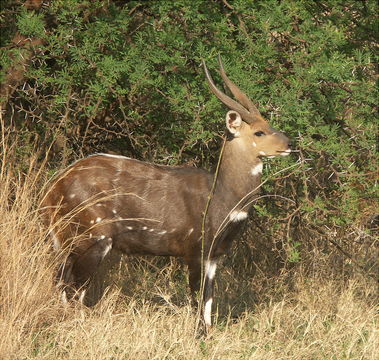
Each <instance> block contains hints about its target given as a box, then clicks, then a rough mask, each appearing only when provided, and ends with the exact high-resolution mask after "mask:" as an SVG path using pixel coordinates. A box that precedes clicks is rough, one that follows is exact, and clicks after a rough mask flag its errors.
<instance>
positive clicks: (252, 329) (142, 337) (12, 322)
mask: <svg viewBox="0 0 379 360" xmlns="http://www.w3.org/2000/svg"><path fill="white" fill-rule="evenodd" d="M3 160H4V158H3ZM5 160H7V159H5ZM8 165H9V162H8V164H7V165H6V164H5V163H4V162H3V167H2V170H1V174H0V175H1V179H0V189H1V193H0V249H1V251H0V296H1V298H0V359H62V360H63V359H75V360H77V359H102V360H105V359H135V360H138V359H265V360H267V359H268V360H270V359H373V360H374V359H378V358H379V333H378V322H379V321H378V320H379V316H378V313H377V307H376V305H377V304H376V299H375V296H376V295H377V289H376V286H375V283H373V282H372V283H371V282H370V281H369V280H367V279H366V278H364V277H363V276H362V277H359V276H356V277H355V278H353V279H350V280H349V281H345V282H344V283H342V282H341V281H337V280H330V279H328V280H320V279H315V278H313V279H311V278H307V277H304V276H302V275H301V274H297V275H296V276H295V277H296V278H295V279H294V286H292V287H291V290H289V289H286V288H284V285H280V282H278V287H280V286H283V287H282V288H278V289H277V290H278V292H277V293H278V294H280V295H279V296H275V297H273V300H272V301H268V302H261V303H257V304H256V306H255V307H254V308H246V311H245V312H244V313H242V314H241V315H240V316H239V317H238V318H236V319H235V318H233V319H232V318H231V316H230V314H229V313H228V312H227V311H223V313H222V311H221V310H220V313H219V315H218V317H217V318H216V325H215V327H214V329H213V331H212V332H211V333H210V334H209V335H208V336H205V335H204V334H202V333H201V332H200V331H198V332H196V331H195V329H196V316H195V311H194V310H193V309H192V308H191V306H190V305H189V301H188V299H187V298H188V296H187V295H181V299H182V300H181V304H177V301H172V298H171V297H170V295H171V294H170V293H171V291H172V289H170V288H169V287H172V286H182V288H184V282H185V281H184V280H180V279H179V280H178V281H179V283H180V284H178V285H175V281H172V282H170V281H169V279H164V280H167V281H169V284H168V285H167V281H166V285H165V281H163V282H158V283H157V282H154V279H151V278H149V271H148V269H147V270H146V266H145V265H146V264H144V263H141V266H140V268H139V270H138V269H137V270H138V271H139V272H140V276H141V277H140V279H139V281H140V283H138V281H137V283H134V284H133V285H132V286H133V292H134V295H133V294H130V293H128V292H127V291H126V292H125V291H124V290H122V289H121V288H120V287H118V286H115V285H114V286H111V287H110V288H109V289H108V291H107V292H106V294H105V295H104V296H103V298H102V299H101V300H100V302H99V303H98V304H97V305H96V306H94V307H93V308H86V307H84V306H80V305H75V306H66V307H64V306H62V304H61V303H60V301H59V295H58V293H57V292H56V290H55V288H54V286H53V281H52V279H53V270H54V266H55V263H54V262H55V257H54V254H53V253H52V252H51V245H50V244H49V242H48V241H47V238H46V233H47V230H48V229H45V228H44V227H43V226H42V225H41V221H40V218H39V215H38V212H37V211H36V208H37V207H36V204H37V202H38V197H39V194H38V190H39V189H41V183H40V175H36V172H35V171H32V170H31V171H29V172H28V173H27V174H26V175H25V174H24V175H22V176H21V175H19V174H18V173H17V172H12V168H13V166H11V165H9V166H8ZM32 167H33V166H31V168H32ZM36 176H37V178H36ZM175 266H176V265H175V263H173V264H171V265H170V264H169V265H166V268H165V269H163V270H162V274H163V275H162V276H163V277H165V276H166V277H169V276H171V275H172V274H173V273H174V272H176V271H177V270H176V269H173V268H175ZM127 267H128V265H127V263H126V262H123V263H122V264H121V266H119V267H118V270H117V273H118V274H120V273H125V272H126V271H125V268H127ZM147 267H148V266H147ZM144 269H145V270H144ZM174 270H175V271H174ZM229 278H230V276H229ZM149 281H150V282H149ZM222 281H223V280H222V277H221V279H220V280H219V282H222ZM172 283H173V284H174V285H172ZM148 284H152V285H151V286H148ZM149 293H150V294H152V293H153V294H156V295H157V296H159V297H160V298H161V299H163V300H164V301H161V302H160V303H157V302H154V301H152V300H151V296H149V295H148V294H149ZM232 296H233V294H228V297H229V298H230V297H232ZM274 299H275V300H274ZM237 300H238V299H237ZM217 301H219V302H222V301H223V296H222V294H219V296H218V299H217Z"/></svg>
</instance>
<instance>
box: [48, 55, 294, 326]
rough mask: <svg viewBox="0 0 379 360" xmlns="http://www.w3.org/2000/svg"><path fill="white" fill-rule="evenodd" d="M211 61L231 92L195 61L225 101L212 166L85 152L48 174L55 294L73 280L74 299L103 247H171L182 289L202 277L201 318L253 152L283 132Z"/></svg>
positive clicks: (248, 190) (251, 194)
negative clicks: (57, 256) (179, 264)
mask: <svg viewBox="0 0 379 360" xmlns="http://www.w3.org/2000/svg"><path fill="white" fill-rule="evenodd" d="M219 65H220V73H221V77H222V79H223V81H224V83H225V85H226V87H227V88H229V90H230V91H231V93H232V94H233V95H234V98H235V99H236V100H234V99H232V98H231V97H229V96H228V95H226V94H225V93H223V92H222V91H220V90H219V89H218V88H217V87H216V85H215V84H214V82H213V80H212V78H211V76H210V74H209V71H208V69H207V67H206V65H205V63H204V62H203V66H204V71H205V76H206V79H207V81H208V83H209V86H210V90H211V91H212V92H213V93H214V94H215V95H216V96H217V97H218V99H219V100H221V102H223V103H224V104H225V105H226V106H227V107H228V108H229V110H230V111H228V112H227V114H226V129H227V136H226V141H225V143H224V147H223V152H222V157H221V159H220V163H219V167H218V172H217V173H216V172H214V173H212V172H208V171H206V170H203V169H199V168H194V167H180V166H178V167H176V166H162V165H155V164H151V163H148V162H144V161H139V160H134V159H131V158H128V157H124V156H118V155H107V154H94V155H91V156H88V157H86V158H84V159H81V160H78V161H76V162H75V163H73V164H72V165H71V166H69V167H68V168H67V169H66V170H64V171H62V172H61V173H60V174H58V175H57V176H56V178H55V179H54V180H53V183H52V185H51V186H50V188H49V189H48V191H47V192H46V193H45V196H44V198H43V200H42V205H41V206H42V208H43V211H44V218H45V221H46V223H47V224H48V225H49V227H50V236H51V238H52V242H53V247H54V249H55V250H56V251H63V252H65V253H66V254H67V255H66V257H65V260H64V261H63V263H62V265H61V267H60V268H59V271H58V273H57V279H58V284H59V287H60V289H61V291H62V293H61V294H62V298H63V300H64V301H67V298H68V294H70V292H71V293H72V292H73V290H74V293H75V294H76V296H78V297H79V300H81V301H82V300H83V298H84V295H85V291H86V288H87V286H88V283H89V281H90V279H91V277H92V276H93V275H94V273H95V271H96V269H97V268H98V266H99V264H100V263H101V262H102V260H103V259H104V257H105V256H106V255H107V254H108V253H109V252H110V251H119V252H121V253H124V254H127V255H146V254H149V255H159V256H175V257H181V258H183V260H184V262H185V264H186V265H187V266H188V270H189V285H190V289H191V292H192V294H196V292H197V291H198V290H199V289H200V284H201V283H202V284H203V286H204V288H203V290H204V291H203V298H202V301H203V308H202V310H203V318H204V322H205V324H206V325H207V326H210V325H211V308H212V302H213V287H214V278H215V273H216V267H217V263H218V261H219V259H220V257H221V256H222V255H224V254H226V253H227V252H228V249H229V248H230V246H231V244H232V240H233V239H234V238H235V237H236V235H237V234H238V232H239V230H240V229H241V228H242V227H243V223H244V222H245V221H246V219H247V218H248V214H249V209H250V208H251V203H252V201H253V200H254V198H256V197H257V196H258V193H259V187H260V183H261V174H262V168H263V164H262V160H261V158H262V157H274V156H277V155H280V156H287V155H289V154H290V152H291V149H290V144H289V139H288V138H287V137H286V136H285V135H283V134H282V133H281V132H279V131H277V130H275V129H273V128H272V127H270V125H269V124H268V122H267V121H266V120H265V119H264V118H263V117H262V115H261V114H260V112H259V111H258V109H257V108H256V107H255V105H254V104H253V103H252V101H251V100H250V99H249V98H248V97H247V96H246V94H245V93H243V92H242V91H241V90H240V89H239V88H238V87H237V86H236V85H235V84H234V83H233V82H232V81H231V80H230V79H229V78H228V77H227V75H226V74H225V71H224V68H223V65H222V63H221V59H220V58H219ZM202 274H203V275H204V277H203V278H202ZM201 280H204V281H201Z"/></svg>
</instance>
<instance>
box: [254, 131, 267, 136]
mask: <svg viewBox="0 0 379 360" xmlns="http://www.w3.org/2000/svg"><path fill="white" fill-rule="evenodd" d="M254 135H255V136H263V135H265V133H264V132H263V131H257V132H256V133H254Z"/></svg>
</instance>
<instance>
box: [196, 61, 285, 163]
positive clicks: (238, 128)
mask: <svg viewBox="0 0 379 360" xmlns="http://www.w3.org/2000/svg"><path fill="white" fill-rule="evenodd" d="M218 60H219V65H220V73H221V77H222V79H223V81H224V83H225V85H226V86H227V87H228V88H229V90H230V91H231V92H232V94H233V95H234V97H235V98H236V99H237V100H238V101H235V100H233V99H232V98H230V97H229V96H228V95H226V94H224V93H223V92H221V91H220V90H219V89H218V88H217V87H216V85H215V84H214V82H213V80H212V77H211V75H210V74H209V71H208V69H207V67H206V65H205V62H203V66H204V70H205V75H206V77H207V80H208V83H209V86H210V89H211V90H212V92H213V93H214V94H215V95H216V96H217V97H218V98H219V99H220V100H221V101H222V102H223V103H224V104H225V105H226V106H227V107H228V108H229V109H231V110H230V111H229V112H228V113H227V114H226V127H227V129H228V131H229V135H231V136H232V137H233V139H235V141H236V142H238V143H239V145H240V147H242V149H243V150H245V151H247V152H249V153H251V155H252V156H255V157H269V158H271V157H275V156H278V155H280V156H287V155H289V154H290V152H291V148H290V141H289V139H288V138H287V137H286V136H285V135H284V134H283V133H281V132H280V131H278V130H276V129H274V128H272V127H271V126H270V125H269V124H268V122H267V121H266V120H265V119H264V118H263V116H262V115H261V113H260V112H259V110H258V109H257V108H256V106H255V105H254V104H253V103H252V101H251V100H250V99H249V98H248V97H247V95H246V94H245V93H244V92H242V91H241V90H240V89H239V88H238V87H237V85H236V84H234V83H233V82H232V81H231V80H230V79H229V78H228V77H227V76H226V74H225V71H224V67H223V65H222V62H221V57H220V56H219V58H218Z"/></svg>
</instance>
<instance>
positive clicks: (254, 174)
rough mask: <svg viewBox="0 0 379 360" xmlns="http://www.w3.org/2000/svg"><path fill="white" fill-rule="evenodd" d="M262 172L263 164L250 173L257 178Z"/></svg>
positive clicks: (259, 164)
mask: <svg viewBox="0 0 379 360" xmlns="http://www.w3.org/2000/svg"><path fill="white" fill-rule="evenodd" d="M262 171H263V163H262V162H259V163H258V164H257V165H255V166H254V167H253V168H252V169H251V170H250V173H251V175H253V176H256V175H259V174H262Z"/></svg>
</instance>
